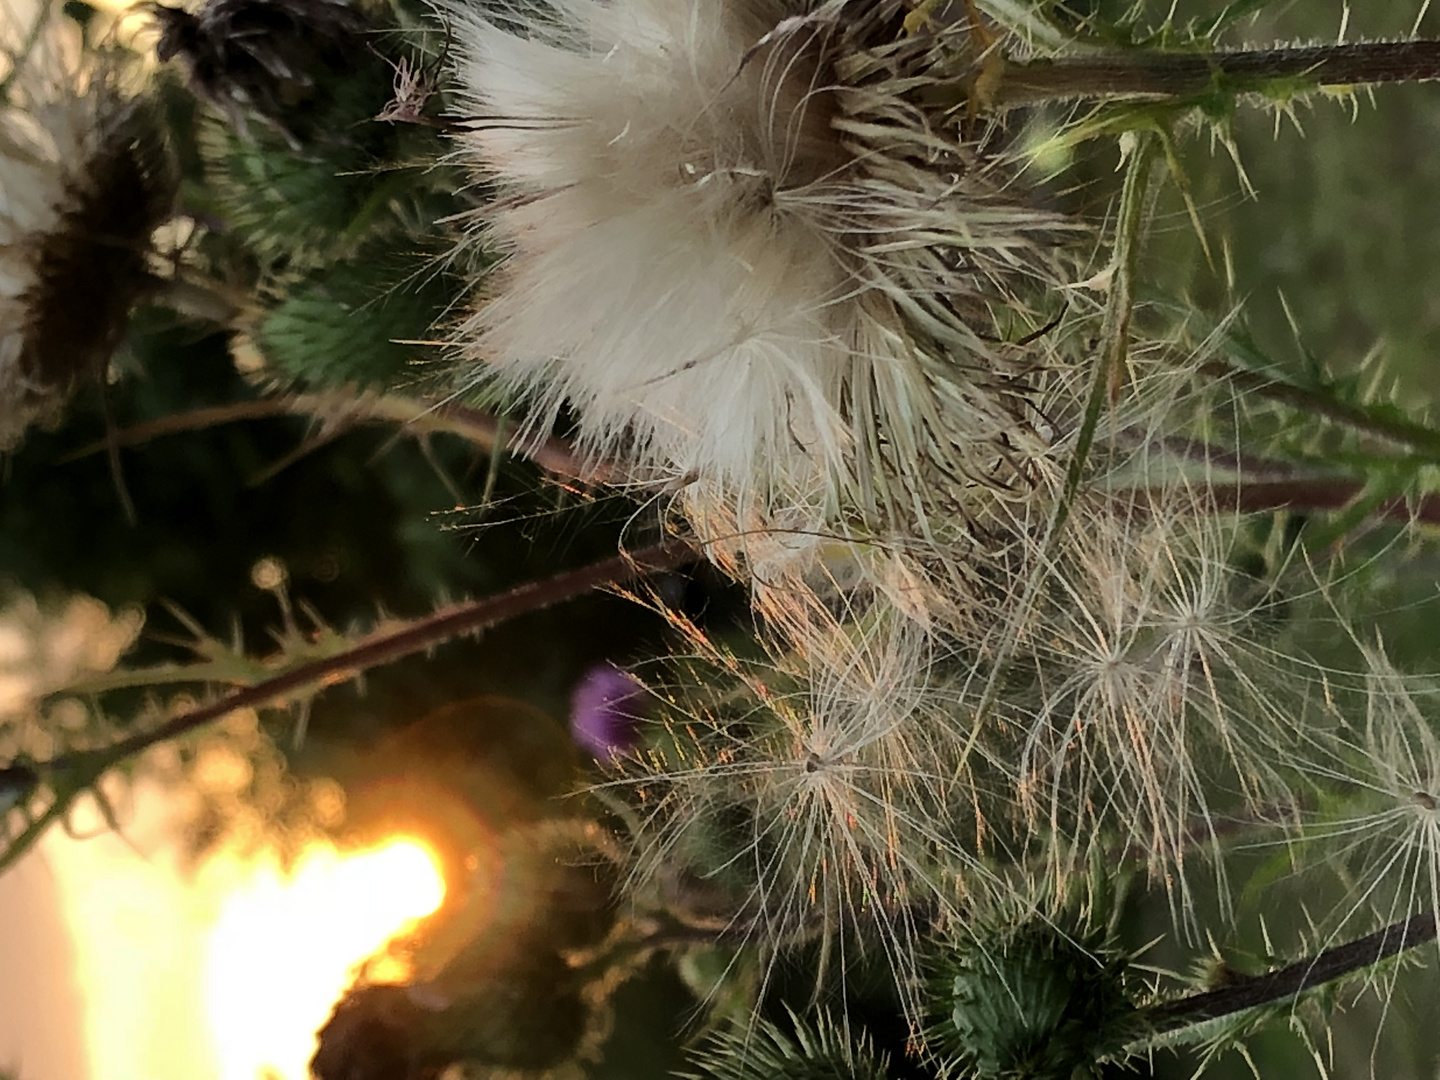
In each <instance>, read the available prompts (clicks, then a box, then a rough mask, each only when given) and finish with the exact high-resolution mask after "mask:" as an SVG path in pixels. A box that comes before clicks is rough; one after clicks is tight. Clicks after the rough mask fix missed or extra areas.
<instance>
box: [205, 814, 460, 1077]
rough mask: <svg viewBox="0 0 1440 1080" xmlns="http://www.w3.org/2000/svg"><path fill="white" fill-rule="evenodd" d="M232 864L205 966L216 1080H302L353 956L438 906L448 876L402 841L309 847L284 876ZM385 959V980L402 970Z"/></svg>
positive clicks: (273, 868)
mask: <svg viewBox="0 0 1440 1080" xmlns="http://www.w3.org/2000/svg"><path fill="white" fill-rule="evenodd" d="M234 872H235V874H236V879H235V881H234V883H233V885H232V887H230V888H228V889H225V890H224V895H225V899H224V901H223V902H222V903H221V907H220V911H219V915H218V918H217V920H216V923H215V929H214V931H213V933H212V936H211V939H210V950H209V957H208V960H207V963H206V971H205V999H206V1002H207V1011H208V1012H209V1019H210V1025H211V1030H212V1032H213V1034H214V1038H215V1047H216V1051H217V1053H218V1057H219V1063H220V1072H219V1076H218V1080H256V1077H261V1076H263V1077H266V1078H267V1080H268V1078H269V1077H272V1076H273V1077H277V1078H278V1077H284V1078H286V1080H290V1078H294V1080H302V1078H303V1077H305V1076H306V1066H307V1064H308V1062H309V1060H310V1058H311V1056H313V1054H314V1053H315V1047H316V1043H315V1032H316V1031H318V1030H319V1029H320V1027H321V1026H322V1025H323V1024H324V1023H325V1020H326V1019H327V1018H328V1017H329V1015H330V1011H331V1009H332V1008H333V1007H334V1005H335V1003H336V1002H337V1001H338V1000H339V999H340V996H341V994H342V993H344V991H345V988H346V987H347V986H348V985H349V983H350V981H351V977H352V975H353V971H354V968H355V965H356V964H357V963H360V962H361V961H363V960H365V959H366V958H367V957H369V956H371V955H373V954H374V953H375V952H377V951H378V950H379V949H381V948H382V947H383V946H384V945H385V943H386V942H388V941H389V940H390V939H391V938H393V937H395V936H396V935H397V934H398V933H401V932H402V931H404V930H406V929H407V928H408V927H409V926H410V925H411V924H413V922H414V921H415V920H417V919H420V918H423V917H424V916H426V915H429V914H430V913H431V912H433V911H434V910H435V909H436V908H437V907H439V906H440V901H441V900H442V899H443V898H444V895H445V887H444V882H443V881H442V880H441V879H440V874H439V871H438V870H437V869H436V866H435V861H434V859H433V858H432V857H431V855H430V853H429V852H428V851H426V850H425V849H424V848H423V847H422V846H420V845H419V844H418V843H416V842H415V841H413V840H408V839H395V840H391V841H389V842H388V843H386V844H384V845H383V846H381V847H378V848H374V849H371V850H368V851H362V852H357V853H353V854H340V853H339V852H337V851H335V850H334V849H333V848H331V847H329V846H315V847H312V848H311V849H310V850H309V851H307V852H306V853H305V854H304V855H303V856H302V857H301V859H300V861H299V862H298V863H297V864H296V865H295V867H294V869H293V871H292V872H291V873H289V874H286V873H285V872H283V871H282V870H281V868H280V867H279V865H278V864H277V863H275V862H274V861H270V862H268V863H259V864H256V865H252V866H249V867H237V868H235V871H234ZM389 963H390V965H391V966H390V967H389V968H388V970H382V971H380V972H379V973H378V974H379V975H380V976H381V977H385V976H388V977H389V978H392V979H395V978H403V977H404V976H405V975H406V974H407V972H405V971H404V970H403V968H402V967H400V966H399V965H398V963H397V962H395V961H390V962H389Z"/></svg>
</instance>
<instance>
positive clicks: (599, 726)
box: [570, 664, 646, 761]
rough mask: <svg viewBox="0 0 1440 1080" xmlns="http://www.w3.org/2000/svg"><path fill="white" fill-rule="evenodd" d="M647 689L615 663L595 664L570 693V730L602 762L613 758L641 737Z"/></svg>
mask: <svg viewBox="0 0 1440 1080" xmlns="http://www.w3.org/2000/svg"><path fill="white" fill-rule="evenodd" d="M645 696H646V692H645V688H644V687H643V686H641V685H640V684H639V683H638V682H636V681H635V677H634V676H633V675H630V674H629V673H628V672H625V671H621V670H620V669H619V668H617V667H616V666H615V665H614V664H596V665H595V666H594V667H592V668H591V669H590V670H589V671H587V672H586V673H585V675H584V677H583V678H581V680H580V681H579V682H578V683H577V684H576V685H575V691H574V693H572V694H571V695H570V733H571V735H572V736H573V737H574V739H575V742H576V743H577V744H579V745H580V746H582V747H583V748H584V749H586V750H588V751H590V753H591V754H593V755H594V756H595V758H596V759H597V760H599V761H613V760H614V759H616V758H618V757H620V756H621V755H622V754H625V753H628V752H629V751H630V750H632V749H633V748H634V746H635V744H636V742H638V741H639V740H638V739H637V737H636V728H637V726H638V725H639V722H640V720H641V719H642V718H643V716H644V714H645V703H644V698H645Z"/></svg>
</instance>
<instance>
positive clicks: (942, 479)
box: [449, 0, 1072, 558]
mask: <svg viewBox="0 0 1440 1080" xmlns="http://www.w3.org/2000/svg"><path fill="white" fill-rule="evenodd" d="M907 10H908V9H907V8H906V7H905V5H904V4H902V3H900V2H899V0H882V2H879V3H872V2H865V3H860V2H856V0H824V2H821V0H617V2H614V3H602V2H599V0H557V2H555V3H546V4H524V5H519V6H517V7H515V8H514V9H513V10H511V11H509V12H508V13H506V14H504V15H500V14H495V15H491V16H485V15H480V14H476V13H475V12H474V11H473V10H471V9H469V8H464V9H462V8H456V9H453V10H451V11H450V12H449V14H450V17H451V18H452V19H453V20H454V22H455V24H456V35H457V41H458V43H459V52H460V53H461V56H462V59H461V62H460V67H459V81H460V84H461V87H462V95H463V100H464V104H463V105H462V107H461V109H460V110H459V112H458V113H457V120H458V121H459V122H460V123H461V124H463V125H464V127H465V128H466V129H467V130H466V132H465V134H464V135H463V136H462V140H463V146H464V150H465V153H466V154H467V155H468V156H469V158H470V160H471V161H472V163H473V165H474V166H475V168H476V170H477V172H478V173H479V174H480V175H481V176H482V178H484V179H485V180H489V181H493V182H494V184H495V185H496V190H495V198H494V201H493V203H492V204H491V205H490V206H489V207H487V208H485V209H484V210H483V211H482V212H481V216H480V222H481V226H480V227H481V228H482V230H483V231H484V233H485V235H486V236H487V237H488V238H489V240H490V241H491V242H492V243H493V244H494V245H495V246H496V247H497V248H499V249H500V250H501V251H502V252H503V254H504V256H505V258H504V260H503V263H502V264H501V266H500V267H499V268H498V270H497V271H495V273H494V274H493V276H492V278H491V279H490V280H488V281H487V282H486V283H485V285H484V286H483V289H482V296H481V298H480V301H479V303H478V305H477V307H476V309H475V311H474V313H473V315H472V316H471V317H470V318H469V319H468V321H466V322H465V324H464V325H463V327H462V328H461V330H460V332H459V336H458V340H459V344H460V346H461V352H462V355H463V356H464V358H465V359H466V360H468V361H470V362H472V363H473V364H475V365H477V367H476V369H475V371H474V373H473V374H471V375H470V376H469V378H470V379H471V380H472V381H475V382H480V381H485V382H488V383H492V384H495V385H498V386H499V387H500V388H502V389H503V390H505V391H508V392H509V393H511V394H512V395H513V396H514V397H515V398H518V399H520V400H521V401H523V402H525V403H526V404H527V405H528V406H529V408H530V412H529V424H530V430H531V431H532V432H533V433H535V434H537V435H538V434H539V433H542V432H545V431H548V430H549V428H550V426H551V425H552V424H553V423H554V422H555V421H556V419H557V417H558V416H559V415H560V414H561V412H562V410H565V409H569V410H573V414H574V417H575V421H576V433H577V436H578V441H579V444H580V446H581V447H582V449H583V450H584V451H585V452H586V453H588V454H591V455H594V456H596V457H620V458H624V459H628V461H629V462H630V463H631V464H632V466H633V475H635V476H637V477H638V478H640V479H641V480H647V481H657V482H666V483H677V482H684V483H685V484H688V487H687V488H686V494H685V497H684V500H685V501H686V503H687V509H688V511H689V515H690V517H691V519H692V522H699V523H701V524H700V525H699V526H697V527H699V528H700V530H701V539H702V540H709V539H711V538H710V537H709V536H707V535H706V534H705V531H704V530H705V527H706V526H705V525H704V522H705V521H706V520H707V518H708V517H710V516H713V515H715V514H717V513H718V515H719V516H720V517H721V518H724V517H725V516H726V515H729V516H730V517H731V518H732V519H734V520H736V521H737V522H738V523H740V524H741V525H742V526H743V528H744V529H745V530H747V531H752V527H751V524H750V522H751V521H752V520H753V521H754V522H755V523H756V524H755V529H757V530H758V531H759V532H761V533H764V532H767V531H769V530H771V529H775V530H782V531H785V532H787V533H789V534H790V535H803V534H806V533H809V534H816V533H819V534H825V533H831V532H835V531H837V530H838V531H840V532H841V533H854V534H857V535H859V536H860V537H862V538H864V537H865V536H868V535H873V534H874V533H875V531H876V530H879V531H880V532H881V533H883V532H884V531H886V530H887V529H890V528H895V529H899V530H901V531H902V532H904V533H905V534H906V535H916V536H924V535H925V532H926V530H927V529H928V528H929V517H930V513H931V508H932V507H936V506H947V507H948V505H949V504H951V503H954V502H956V501H961V502H963V500H964V499H965V498H966V492H967V491H969V490H971V489H972V488H974V487H976V486H981V487H998V488H1004V487H1006V486H1008V485H1023V484H1025V483H1026V482H1027V478H1026V477H1024V476H1023V475H1020V471H1021V470H1020V469H1019V468H1018V467H1017V466H1016V465H1015V462H1016V461H1017V460H1023V459H1025V458H1028V457H1032V456H1036V455H1040V456H1043V455H1044V454H1045V453H1046V452H1047V449H1048V443H1049V440H1050V438H1051V437H1052V435H1053V432H1049V431H1047V430H1045V425H1044V423H1043V422H1042V420H1041V418H1040V417H1039V416H1038V414H1037V413H1036V412H1035V410H1034V409H1033V407H1032V406H1031V404H1030V401H1029V398H1030V395H1031V390H1030V387H1029V385H1028V383H1027V375H1028V370H1027V355H1028V354H1027V352H1026V350H1025V349H1024V348H1021V347H1017V346H1014V345H1006V344H1003V343H1002V341H1001V339H1003V338H1005V337H1006V336H1007V335H1011V334H1013V336H1017V337H1018V336H1019V333H1025V332H1028V331H1031V330H1034V329H1036V328H1038V327H1039V326H1040V325H1041V324H1042V323H1043V322H1044V319H1043V318H1041V317H1040V316H1039V315H1037V314H1036V312H1035V311H1033V310H1031V309H1030V308H1029V307H1027V306H1026V305H1027V302H1028V301H1029V300H1031V299H1033V295H1032V294H1034V293H1036V292H1038V291H1039V289H1040V288H1043V287H1044V286H1045V285H1047V284H1049V283H1052V282H1054V281H1055V280H1056V271H1055V269H1054V267H1053V265H1052V263H1053V259H1052V256H1051V253H1050V252H1051V248H1052V245H1053V243H1054V241H1055V238H1056V237H1057V236H1060V235H1062V234H1064V233H1066V232H1067V231H1068V230H1070V229H1071V228H1072V226H1070V225H1069V224H1068V223H1066V222H1065V221H1064V220H1063V219H1061V218H1060V217H1059V216H1058V215H1055V214H1053V213H1049V212H1045V211H1042V210H1038V209H1035V208H1033V207H1029V206H1026V205H1025V204H1024V202H1023V200H1021V199H1019V198H1017V197H1016V196H1015V195H1013V194H1012V193H1010V192H1009V191H1007V190H1006V185H1007V181H1006V178H1005V174H1004V171H1003V169H1002V168H1001V167H999V166H997V165H996V164H994V161H993V159H992V158H991V156H990V155H989V154H988V153H987V151H986V149H985V147H984V144H983V142H982V141H981V134H982V133H976V132H973V131H970V130H967V128H968V127H969V125H966V124H965V123H963V122H962V120H963V118H959V117H955V116H951V115H945V114H944V113H942V112H936V111H932V110H929V109H927V107H926V106H925V103H924V93H923V90H924V88H925V87H926V86H928V85H931V84H933V83H935V82H936V81H939V80H944V81H948V82H954V81H955V80H956V79H957V78H961V77H963V76H964V72H965V71H966V70H968V67H967V65H968V64H969V63H970V62H973V59H974V56H975V53H976V51H977V48H978V46H977V42H978V41H979V40H980V37H979V36H978V35H973V34H972V33H971V28H969V27H967V26H965V25H963V24H940V25H937V26H936V27H935V28H933V29H932V30H929V31H927V32H925V33H922V34H918V35H912V36H905V35H904V34H903V33H902V26H903V22H904V15H905V13H906V11H907ZM1016 327H1022V328H1023V329H1022V330H1020V331H1019V333H1014V328H1016ZM949 516H950V517H952V518H953V517H955V515H949ZM959 517H961V518H963V514H962V515H959ZM792 554H795V557H797V558H798V557H809V556H813V554H814V550H813V547H812V548H809V549H805V548H803V547H802V548H801V549H799V550H798V554H796V553H792Z"/></svg>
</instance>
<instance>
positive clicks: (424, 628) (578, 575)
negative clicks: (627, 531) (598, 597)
mask: <svg viewBox="0 0 1440 1080" xmlns="http://www.w3.org/2000/svg"><path fill="white" fill-rule="evenodd" d="M698 558H699V555H698V553H697V552H696V550H695V549H694V548H693V547H692V546H691V545H690V544H688V543H686V542H685V541H683V540H666V541H664V542H663V543H659V544H652V545H651V546H650V547H647V548H643V549H641V550H640V551H637V552H632V553H626V554H621V555H616V556H614V557H613V558H609V559H604V560H602V561H600V562H597V563H592V564H591V565H589V566H582V567H580V568H579V569H578V570H567V571H565V572H564V573H561V574H556V575H554V576H553V577H549V578H546V579H545V580H543V581H532V582H529V583H528V584H525V585H520V586H517V587H516V588H514V589H511V590H510V591H509V592H504V593H501V594H500V595H498V596H490V597H486V598H485V599H483V600H471V601H467V602H465V603H461V604H451V605H450V606H449V607H445V608H442V609H441V610H439V611H437V612H435V613H434V614H433V615H430V616H428V617H427V618H424V619H418V620H416V621H415V622H411V623H407V624H406V625H405V627H404V628H403V629H401V630H397V631H395V632H394V633H390V634H381V635H378V636H376V637H373V638H371V639H370V640H368V641H365V642H362V643H361V644H359V645H357V646H355V647H354V648H353V649H347V650H346V651H345V652H343V653H341V654H339V655H338V656H332V657H327V658H326V659H324V660H313V661H311V662H310V663H308V664H302V665H300V666H299V667H297V668H292V669H291V670H289V671H287V672H284V673H283V674H281V675H277V676H275V677H274V678H273V679H266V680H265V681H264V682H262V683H257V684H256V685H254V686H247V687H244V688H243V689H240V690H236V691H233V692H231V693H229V694H225V695H223V696H222V697H220V698H218V699H216V700H215V701H212V702H210V703H209V704H207V705H202V706H200V707H199V708H197V709H192V710H190V711H189V712H187V713H184V714H182V715H180V716H177V717H175V718H174V719H172V720H169V721H167V722H166V723H164V724H161V725H160V726H159V727H156V728H153V729H152V730H150V731H145V732H140V733H139V734H136V735H132V736H130V737H129V738H128V739H123V740H121V741H120V742H118V743H116V744H114V745H113V746H110V747H107V748H106V749H105V755H106V757H107V759H109V760H111V761H120V760H122V759H124V758H128V757H130V756H132V755H134V754H137V753H140V752H141V751H143V750H146V749H148V748H149V747H151V746H154V745H155V744H157V743H161V742H164V741H166V740H167V739H174V738H177V737H178V736H181V735H185V734H187V733H189V732H191V731H194V730H195V729H196V728H198V727H201V726H203V725H205V724H208V723H210V722H212V721H214V720H218V719H220V718H221V717H222V716H226V715H228V714H229V713H232V712H234V711H235V710H236V709H246V708H256V707H259V706H262V705H265V704H267V703H268V702H271V701H274V700H275V699H276V698H281V697H285V696H286V695H288V694H292V693H294V692H295V691H297V690H300V689H302V688H304V687H307V686H311V685H317V684H318V685H322V686H323V685H329V684H334V683H337V682H343V681H345V680H346V679H350V678H353V677H354V676H355V675H356V674H358V673H360V672H362V671H367V670H369V669H370V668H374V667H378V666H380V665H382V664H388V663H391V662H392V661H395V660H399V659H400V658H401V657H404V656H409V655H411V654H412V653H417V652H422V651H424V650H425V649H429V648H431V647H433V646H435V645H438V644H440V643H441V642H444V641H449V640H450V639H452V638H456V637H459V636H461V635H463V634H473V633H474V632H475V631H477V630H484V629H486V628H488V627H491V626H496V625H498V624H499V623H503V622H505V621H506V620H508V619H513V618H515V617H516V616H518V615H525V614H527V613H529V612H532V611H540V610H542V609H544V608H547V607H551V606H552V605H554V604H558V603H561V602H562V601H565V600H570V599H573V598H574V597H577V596H581V595H583V594H584V593H587V592H591V591H592V590H594V589H598V588H602V587H604V586H606V585H619V584H622V583H624V582H626V581H631V580H633V579H634V578H637V577H640V576H642V575H645V574H653V573H656V572H657V571H660V570H668V569H672V568H674V567H677V566H683V565H685V564H686V563H690V562H694V561H695V560H696V559H698Z"/></svg>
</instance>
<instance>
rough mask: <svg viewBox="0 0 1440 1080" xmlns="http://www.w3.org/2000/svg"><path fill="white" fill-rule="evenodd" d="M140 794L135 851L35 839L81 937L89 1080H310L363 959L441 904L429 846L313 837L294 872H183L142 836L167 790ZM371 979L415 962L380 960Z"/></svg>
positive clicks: (234, 865) (276, 867) (243, 864)
mask: <svg viewBox="0 0 1440 1080" xmlns="http://www.w3.org/2000/svg"><path fill="white" fill-rule="evenodd" d="M137 802H138V803H139V804H140V805H139V807H138V810H139V812H138V813H137V815H136V819H137V820H136V821H135V822H134V823H133V824H134V825H137V826H142V827H140V828H136V829H134V830H133V831H132V834H133V835H136V837H137V839H139V843H138V845H137V846H138V847H139V848H140V849H141V850H144V851H145V852H146V855H145V856H144V857H142V856H141V855H139V854H138V853H137V851H136V850H135V849H134V848H131V847H129V846H127V845H126V844H125V843H124V842H123V841H121V840H120V839H119V838H117V837H115V836H114V835H113V834H109V835H102V836H99V837H97V838H96V839H93V840H90V841H87V842H84V843H76V842H75V841H73V840H69V839H67V838H63V837H59V836H57V837H55V838H53V839H51V840H49V841H48V842H47V843H46V844H45V845H44V847H45V858H46V862H47V863H49V865H50V867H51V869H52V871H53V873H54V874H55V877H56V881H57V885H58V886H59V887H60V892H61V896H62V898H63V904H64V907H65V915H66V921H67V923H68V926H69V929H70V933H71V935H72V937H73V939H74V942H75V946H76V954H77V961H78V967H79V970H78V971H77V972H76V978H77V982H78V983H79V985H80V986H81V988H82V992H83V994H84V998H85V1004H86V1018H85V1026H86V1050H87V1056H88V1058H89V1065H90V1067H89V1070H88V1074H89V1080H135V1078H136V1077H145V1078H146V1080H304V1078H305V1077H307V1076H308V1065H309V1061H310V1058H311V1056H312V1055H313V1054H314V1052H315V1048H316V1039H315V1033H316V1031H317V1030H318V1029H319V1028H320V1027H321V1026H322V1025H323V1024H324V1023H325V1021H326V1019H327V1018H328V1017H329V1015H330V1012H331V1010H332V1009H333V1008H334V1005H335V1003H336V1002H337V1001H338V1000H339V998H340V996H341V994H342V993H343V992H344V990H345V988H346V987H347V986H348V985H349V983H350V981H351V979H352V978H353V976H354V973H355V970H356V968H357V966H358V965H359V964H361V963H363V962H364V961H365V960H367V959H368V958H370V957H372V956H374V955H375V954H376V953H377V952H378V951H379V950H381V949H382V948H384V946H385V944H386V943H387V942H389V941H390V940H392V939H393V938H395V937H396V936H398V935H400V934H402V933H404V932H406V931H407V930H409V929H410V928H411V927H413V925H414V924H415V922H416V921H418V920H419V919H421V918H423V917H425V916H426V915H428V914H430V913H431V912H433V911H435V909H436V908H438V907H439V906H440V903H441V901H442V900H443V898H444V895H445V882H444V880H443V878H442V877H441V874H440V870H439V866H438V862H437V860H436V858H435V857H434V855H433V853H432V852H430V851H429V850H428V849H427V848H426V847H424V846H423V845H422V844H420V843H419V842H417V841H415V840H413V839H410V838H407V837H398V836H397V837H391V838H390V839H389V840H387V841H385V842H384V843H382V844H380V845H378V846H376V847H372V848H367V849H363V850H358V851H339V850H337V849H336V848H335V847H334V846H333V845H331V844H329V843H328V842H324V841H316V842H314V843H312V844H311V845H310V846H309V847H307V848H306V849H305V850H304V851H302V853H301V854H300V857H299V858H298V859H297V860H295V861H294V863H293V864H292V865H291V866H290V867H288V868H285V867H283V866H282V865H281V863H280V860H279V858H278V856H276V855H275V854H273V853H263V854H261V855H258V856H257V855H253V854H252V855H244V856H242V855H240V854H238V853H236V852H233V851H231V852H222V853H220V854H217V855H216V856H215V857H213V858H211V859H210V860H208V861H207V862H206V863H205V865H204V866H203V867H202V868H201V869H200V871H199V872H198V873H197V874H194V875H186V874H184V873H182V871H181V870H180V869H179V863H178V860H177V859H176V858H175V857H174V853H173V852H171V851H170V850H169V848H170V845H168V844H166V843H164V842H155V843H147V842H146V840H147V838H148V839H151V840H153V839H154V838H155V836H156V835H157V834H161V835H163V832H164V818H165V816H166V814H165V809H166V808H165V800H164V798H163V797H161V796H158V795H156V794H155V793H152V792H144V793H142V797H141V798H140V799H138V800H137ZM151 825H153V826H154V827H155V829H154V831H152V830H151V829H150V828H147V827H143V826H151ZM371 974H372V976H373V977H376V978H379V979H392V980H401V979H404V978H405V977H406V976H407V975H408V972H407V971H406V970H405V969H404V965H403V963H402V962H401V961H399V960H394V959H389V958H382V960H381V961H380V962H379V963H378V964H377V965H375V967H374V968H373V969H372V972H371Z"/></svg>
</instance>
